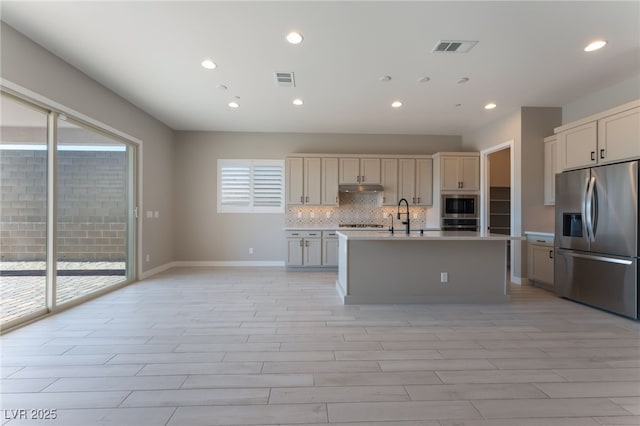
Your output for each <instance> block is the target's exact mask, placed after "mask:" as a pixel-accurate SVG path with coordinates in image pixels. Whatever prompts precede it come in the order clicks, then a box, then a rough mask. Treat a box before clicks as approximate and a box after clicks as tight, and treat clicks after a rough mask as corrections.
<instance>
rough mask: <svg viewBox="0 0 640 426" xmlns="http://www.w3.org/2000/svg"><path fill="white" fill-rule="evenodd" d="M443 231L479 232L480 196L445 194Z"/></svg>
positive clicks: (443, 198)
mask: <svg viewBox="0 0 640 426" xmlns="http://www.w3.org/2000/svg"><path fill="white" fill-rule="evenodd" d="M440 226H441V229H442V230H443V231H477V230H478V196H477V195H475V194H443V195H442V222H441V224H440Z"/></svg>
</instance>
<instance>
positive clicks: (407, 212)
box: [398, 198, 410, 234]
mask: <svg viewBox="0 0 640 426" xmlns="http://www.w3.org/2000/svg"><path fill="white" fill-rule="evenodd" d="M403 201H404V203H405V204H406V205H407V211H406V212H404V213H400V204H402V202H403ZM403 214H404V215H407V220H406V221H403V220H402V219H401V216H400V215H403ZM398 220H400V221H401V222H402V224H403V225H407V229H406V233H407V234H409V232H410V228H409V202H408V201H407V199H406V198H401V199H400V201H398Z"/></svg>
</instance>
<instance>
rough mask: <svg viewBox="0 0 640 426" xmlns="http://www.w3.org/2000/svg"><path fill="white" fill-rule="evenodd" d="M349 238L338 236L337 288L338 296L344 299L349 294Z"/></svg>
mask: <svg viewBox="0 0 640 426" xmlns="http://www.w3.org/2000/svg"><path fill="white" fill-rule="evenodd" d="M347 247H348V245H347V239H346V238H345V237H344V236H342V235H339V236H338V281H336V290H337V291H338V296H339V297H340V299H341V300H343V301H344V297H345V295H346V294H347V284H348V282H347V278H348V274H349V265H348V250H347Z"/></svg>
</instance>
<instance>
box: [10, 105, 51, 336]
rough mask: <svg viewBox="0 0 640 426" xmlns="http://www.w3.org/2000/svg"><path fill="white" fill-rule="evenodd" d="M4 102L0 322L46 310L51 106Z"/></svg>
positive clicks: (18, 318)
mask: <svg viewBox="0 0 640 426" xmlns="http://www.w3.org/2000/svg"><path fill="white" fill-rule="evenodd" d="M1 102H2V103H1V105H0V107H1V108H2V114H1V115H0V132H1V141H0V189H1V198H0V324H5V323H11V322H17V321H20V320H26V319H29V318H31V317H33V316H34V315H37V314H41V313H44V312H46V306H47V300H46V289H47V278H46V260H47V162H48V154H49V152H48V149H47V111H45V110H40V109H38V108H36V107H34V106H31V105H29V104H25V103H23V102H21V101H19V100H17V99H14V98H11V97H9V96H4V95H3V96H2V101H1Z"/></svg>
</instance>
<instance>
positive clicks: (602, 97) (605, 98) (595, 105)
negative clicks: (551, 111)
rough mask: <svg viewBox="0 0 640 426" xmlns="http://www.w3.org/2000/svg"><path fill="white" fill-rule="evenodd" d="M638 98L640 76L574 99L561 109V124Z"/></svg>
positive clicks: (639, 95)
mask: <svg viewBox="0 0 640 426" xmlns="http://www.w3.org/2000/svg"><path fill="white" fill-rule="evenodd" d="M638 98H640V75H637V76H635V77H633V78H630V79H628V80H624V81H621V82H619V83H617V84H614V85H613V86H609V87H607V88H605V89H602V90H598V91H596V92H593V93H589V94H586V95H585V96H583V97H581V98H579V99H576V100H575V101H573V102H571V103H568V104H566V105H564V106H563V107H562V124H568V123H571V122H572V121H576V120H579V119H581V118H584V117H588V116H590V115H592V114H597V113H599V112H601V111H604V110H607V109H609V108H613V107H616V106H618V105H622V104H624V103H627V102H631V101H633V100H636V99H638Z"/></svg>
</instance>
